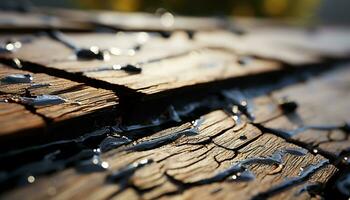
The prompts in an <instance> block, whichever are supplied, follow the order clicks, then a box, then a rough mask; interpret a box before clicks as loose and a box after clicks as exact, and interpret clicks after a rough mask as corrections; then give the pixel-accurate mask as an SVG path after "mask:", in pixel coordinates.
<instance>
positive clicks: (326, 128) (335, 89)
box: [263, 68, 350, 157]
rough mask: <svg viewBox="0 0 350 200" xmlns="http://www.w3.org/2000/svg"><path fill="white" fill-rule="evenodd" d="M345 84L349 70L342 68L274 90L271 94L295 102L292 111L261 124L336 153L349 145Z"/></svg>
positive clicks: (317, 147) (348, 107)
mask: <svg viewBox="0 0 350 200" xmlns="http://www.w3.org/2000/svg"><path fill="white" fill-rule="evenodd" d="M349 85H350V70H349V69H348V68H345V69H338V70H336V71H332V72H329V73H327V74H325V75H322V76H321V77H318V78H315V79H314V80H312V81H309V82H306V83H301V84H297V85H293V86H289V87H286V88H283V89H280V90H277V91H274V92H272V94H271V97H272V98H274V99H276V100H278V99H281V98H283V97H288V98H289V99H291V100H293V101H295V102H296V103H297V104H298V105H299V106H298V109H297V110H296V112H295V113H290V114H288V115H281V116H279V117H277V118H275V119H272V120H269V121H267V122H265V123H263V126H265V127H267V128H271V129H273V130H277V131H279V130H280V131H283V132H285V133H286V134H285V135H286V137H290V138H291V139H293V140H297V141H300V142H302V143H305V144H308V145H309V146H310V148H312V147H314V148H315V149H320V150H322V151H326V152H328V153H331V154H332V155H333V156H334V157H337V156H339V155H340V154H341V152H343V151H346V150H348V149H349V148H350V142H349V137H348V134H349V133H348V131H349V130H348V129H349V120H350V114H349V112H348V111H349V109H350V105H349V98H350V96H349V92H348V90H349ZM266 106H267V105H266ZM312 126H314V128H312ZM303 127H304V128H305V127H306V129H303ZM307 127H310V128H307Z"/></svg>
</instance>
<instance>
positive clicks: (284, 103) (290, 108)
mask: <svg viewBox="0 0 350 200" xmlns="http://www.w3.org/2000/svg"><path fill="white" fill-rule="evenodd" d="M279 106H280V108H281V109H282V110H283V112H284V113H292V112H294V111H296V109H297V108H298V104H297V103H296V102H295V101H291V100H289V99H288V98H286V97H284V98H283V99H282V100H280V103H279Z"/></svg>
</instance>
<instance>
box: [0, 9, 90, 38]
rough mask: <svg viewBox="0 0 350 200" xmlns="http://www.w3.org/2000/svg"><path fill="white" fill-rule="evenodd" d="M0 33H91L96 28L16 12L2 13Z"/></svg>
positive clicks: (44, 16) (86, 24)
mask: <svg viewBox="0 0 350 200" xmlns="http://www.w3.org/2000/svg"><path fill="white" fill-rule="evenodd" d="M0 19H1V20H0V32H6V33H10V32H12V33H13V32H20V33H23V32H35V31H45V30H51V29H58V30H63V31H73V32H82V31H91V30H93V29H94V26H92V25H91V24H88V23H82V22H81V23H77V22H73V21H69V20H64V19H60V18H58V17H55V16H49V15H45V14H39V13H30V12H26V13H20V12H14V11H1V13H0Z"/></svg>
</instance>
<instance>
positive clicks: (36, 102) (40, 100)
mask: <svg viewBox="0 0 350 200" xmlns="http://www.w3.org/2000/svg"><path fill="white" fill-rule="evenodd" d="M20 101H21V102H22V103H25V104H28V105H33V106H47V105H57V104H61V103H65V102H66V101H67V100H65V99H63V98H61V97H59V96H56V95H38V96H36V97H20Z"/></svg>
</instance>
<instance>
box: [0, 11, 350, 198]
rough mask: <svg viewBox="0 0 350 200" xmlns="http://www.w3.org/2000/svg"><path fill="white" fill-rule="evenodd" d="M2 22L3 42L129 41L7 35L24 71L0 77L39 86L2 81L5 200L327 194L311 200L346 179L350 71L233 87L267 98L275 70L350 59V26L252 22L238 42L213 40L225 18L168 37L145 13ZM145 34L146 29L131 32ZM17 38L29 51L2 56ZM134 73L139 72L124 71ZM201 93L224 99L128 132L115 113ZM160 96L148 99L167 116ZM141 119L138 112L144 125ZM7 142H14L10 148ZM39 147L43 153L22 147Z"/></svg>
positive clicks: (177, 29)
mask: <svg viewBox="0 0 350 200" xmlns="http://www.w3.org/2000/svg"><path fill="white" fill-rule="evenodd" d="M56 11H57V10H56ZM51 12H52V10H47V11H45V13H48V14H50V13H51ZM51 14H52V13H51ZM1 15H2V13H1V14H0V17H1ZM5 15H6V17H11V16H13V19H12V21H11V19H8V21H9V22H11V23H12V25H11V23H8V24H6V23H5V25H6V26H7V25H10V27H6V26H5V28H6V30H7V31H9V30H10V31H11V30H12V31H17V30H21V31H28V30H30V31H33V30H47V28H48V27H50V29H51V28H54V29H59V30H70V28H73V29H72V30H73V31H81V30H85V28H91V25H92V24H93V27H94V28H97V27H98V26H99V25H103V26H108V27H109V28H112V29H118V30H123V29H126V32H118V33H117V34H114V33H113V34H112V33H97V32H96V33H91V32H89V33H80V34H72V33H64V35H65V36H66V37H67V38H68V40H70V41H71V42H72V44H71V45H67V44H66V45H65V44H63V43H62V42H59V41H57V40H54V39H53V38H51V37H49V33H43V34H35V35H34V34H33V33H31V34H27V35H13V34H11V35H2V36H0V38H1V39H0V41H1V42H0V43H1V44H0V45H1V47H2V49H1V50H2V51H4V52H1V53H0V54H1V55H0V57H1V58H2V59H1V60H0V61H1V62H4V63H7V64H11V62H9V61H11V59H14V60H12V61H17V60H16V58H18V59H20V60H21V61H22V64H23V65H22V66H21V65H17V66H12V67H14V68H16V67H23V68H22V69H14V68H9V67H5V66H2V65H1V66H0V79H1V80H3V79H4V78H5V77H6V76H8V75H11V74H30V75H32V76H33V81H32V83H16V84H9V83H3V82H1V84H0V98H1V99H2V101H0V109H1V110H0V125H1V129H0V136H1V138H0V143H1V145H0V146H1V148H4V149H5V151H4V152H3V153H0V160H1V161H2V162H3V163H4V164H3V165H2V166H1V168H0V199H47V198H52V199H201V200H202V199H232V198H234V199H235V198H237V199H265V198H269V199H313V198H321V196H320V195H322V192H320V191H317V192H316V193H315V194H314V191H309V189H310V188H309V187H312V188H316V189H317V190H323V189H324V188H325V187H326V184H329V181H330V179H331V178H333V177H336V176H337V174H336V172H337V171H338V170H342V168H341V166H340V165H339V162H338V161H339V158H338V157H340V158H341V156H343V154H344V153H349V147H350V145H349V144H350V141H349V140H348V135H349V115H348V113H347V111H348V110H349V109H348V108H349V105H348V102H347V100H348V99H349V98H350V97H349V91H348V90H349V85H350V82H349V77H350V74H349V73H350V70H349V69H348V68H347V69H345V67H343V68H341V69H336V70H333V71H327V72H326V75H322V76H320V77H314V78H310V80H309V81H306V82H302V83H299V84H295V82H296V81H294V80H293V81H291V83H289V84H282V86H281V87H273V88H272V89H268V88H265V89H264V88H263V91H262V92H261V91H260V92H259V91H256V92H258V93H259V94H260V95H252V97H251V96H249V95H248V96H247V97H244V96H245V95H246V94H249V91H248V92H244V91H243V90H242V92H240V90H239V89H237V88H236V87H242V88H245V86H249V87H250V88H248V89H257V90H259V89H258V88H257V87H258V86H260V82H258V81H257V79H256V77H257V76H258V75H259V76H262V77H263V78H264V79H263V81H264V85H263V86H266V87H269V86H268V85H267V84H271V83H272V84H274V81H273V80H270V79H269V76H267V75H268V74H270V73H271V74H274V72H289V70H290V69H295V68H306V67H308V66H311V65H312V64H321V63H323V64H325V63H326V61H329V60H328V59H335V60H336V59H345V58H349V57H348V56H349V46H350V43H349V41H350V40H349V30H348V29H347V28H339V27H337V28H334V29H333V28H329V27H320V28H317V29H315V30H312V31H310V30H306V29H304V28H300V27H292V26H286V25H285V24H284V25H281V24H270V23H266V24H264V25H263V26H256V25H253V26H250V25H248V26H246V24H244V23H243V24H241V25H242V27H240V28H242V30H243V32H242V33H238V32H237V31H239V30H236V32H235V30H232V31H229V30H217V29H218V28H224V26H225V28H232V27H230V24H226V23H224V24H222V23H223V21H220V20H216V19H215V20H214V19H213V20H207V19H195V18H186V17H176V16H175V19H176V20H175V21H174V24H173V26H171V27H164V25H162V24H161V18H160V17H159V16H153V15H144V14H135V15H129V14H125V15H124V14H120V13H114V14H112V13H107V12H102V13H100V12H91V13H87V12H75V11H69V10H60V11H59V12H58V13H56V15H55V16H54V17H52V18H45V17H42V15H32V14H23V15H17V14H5ZM77 15H80V16H79V17H77ZM26 16H28V18H27V19H23V17H26ZM45 16H46V15H45ZM62 16H65V17H67V16H70V19H64V18H61V17H62ZM82 16H85V17H86V18H85V17H84V19H81V17H82ZM56 17H57V18H56ZM116 17H117V18H118V20H114V19H115V18H116ZM140 19H142V20H140ZM111 20H113V22H112V21H111ZM203 20H205V21H206V23H201V22H202V21H203ZM4 21H5V22H6V20H4ZM136 21H138V22H137V23H136ZM1 22H3V21H1ZM1 22H0V31H1V30H2V28H3V25H4V24H1ZM133 22H135V23H133ZM139 22H141V23H139ZM74 24H79V26H76V27H74ZM72 26H73V27H72ZM189 26H190V27H189ZM72 30H70V31H72ZM140 30H142V31H150V32H133V31H140ZM208 30H210V31H208ZM85 31H87V30H85ZM51 34H52V32H51ZM8 39H14V40H13V41H12V42H14V41H16V40H19V41H21V42H22V46H21V47H20V48H18V49H14V50H13V51H12V50H11V51H6V48H7V47H6V44H7V43H6V42H8ZM10 42H11V41H10ZM68 46H71V47H70V48H69V47H68ZM72 46H73V48H72ZM92 46H97V47H99V49H100V50H103V51H109V52H110V54H111V55H110V56H109V57H108V56H107V57H106V59H105V60H104V61H102V60H79V59H77V58H76V55H75V51H77V50H79V49H81V48H90V47H92ZM4 47H5V48H4ZM113 54H115V55H113ZM6 59H8V60H6ZM12 64H18V62H12ZM128 64H131V65H134V66H136V67H140V68H141V69H142V71H141V73H137V72H136V73H135V71H129V72H128V71H127V70H126V71H123V70H118V69H117V68H118V66H124V65H128ZM113 65H114V67H115V68H113ZM317 67H321V66H320V65H317ZM326 67H328V65H327V66H326ZM322 68H325V67H322ZM24 70H28V72H27V71H24ZM134 70H135V69H134ZM29 71H31V72H29ZM290 71H292V70H290ZM304 72H306V70H305V71H304ZM298 75H299V74H298ZM303 75H304V74H300V76H303ZM291 76H292V75H291ZM242 77H243V78H250V79H248V81H249V80H250V81H251V82H252V83H251V84H250V85H249V84H247V83H246V82H244V83H243V82H239V84H238V85H236V84H232V85H231V87H230V88H231V89H228V90H225V91H222V89H224V88H221V87H220V86H219V84H218V83H219V82H220V81H222V82H223V81H227V80H233V79H238V80H241V78H242ZM255 81H257V82H255ZM265 82H266V83H265ZM287 82H288V80H287ZM225 83H229V82H225ZM253 83H254V84H253ZM38 84H39V85H38ZM40 84H44V85H40ZM265 84H266V85H265ZM204 86H207V87H212V86H217V87H216V92H217V93H216V94H213V95H214V96H215V98H214V97H213V99H215V102H212V101H211V100H212V99H211V98H208V99H205V100H206V101H205V100H203V102H204V106H202V107H201V106H198V107H199V109H198V110H201V109H202V110H204V111H201V112H199V113H200V114H198V113H197V112H194V110H196V109H195V108H191V106H193V107H196V106H197V105H193V104H191V105H187V106H188V107H186V106H185V108H186V109H183V110H181V111H179V110H177V108H176V106H172V105H168V106H169V107H168V109H167V111H166V114H164V113H162V114H161V115H160V116H159V118H156V119H148V120H149V121H147V123H145V124H146V125H143V124H142V125H141V124H138V123H137V122H131V124H133V125H131V126H127V125H126V124H123V123H124V122H123V120H125V118H123V117H125V116H123V117H120V115H119V114H120V113H119V112H120V111H119V109H121V107H122V106H124V105H125V107H123V111H124V112H125V113H127V114H128V112H129V111H130V110H132V108H131V107H133V106H135V107H136V108H138V107H148V104H146V103H145V104H143V103H144V102H141V101H140V102H136V103H135V102H134V103H135V104H137V103H139V104H141V105H133V104H131V105H128V101H129V100H130V101H134V99H131V98H130V96H127V95H125V96H123V97H121V98H124V99H121V100H123V102H124V103H125V102H126V103H125V104H124V105H120V104H119V99H118V97H117V96H116V94H115V93H118V92H120V93H122V92H121V91H124V90H127V91H128V92H130V93H141V94H144V95H145V96H148V97H149V96H151V97H153V96H155V95H159V94H162V95H164V96H165V97H167V95H166V94H169V93H168V92H173V91H181V90H182V89H184V88H185V89H188V90H189V91H190V92H191V91H193V92H192V93H193V94H192V95H196V93H195V92H194V91H195V90H196V89H197V88H200V87H204ZM251 86H253V88H251ZM101 88H103V89H101ZM232 88H235V89H232ZM225 89H227V88H225ZM260 89H261V88H260ZM265 90H266V92H264V91H265ZM253 92H254V91H253ZM241 93H243V94H241ZM230 94H231V96H230ZM232 94H233V95H232ZM40 95H57V96H59V97H60V98H63V99H65V102H63V103H60V104H57V105H48V106H35V105H27V104H24V103H23V102H20V101H19V100H20V98H23V97H26V98H34V97H37V96H40ZM210 95H211V94H210ZM241 96H243V97H241ZM284 96H288V97H289V98H290V100H288V99H286V100H283V97H284ZM136 97H139V96H136ZM172 97H173V96H171V97H170V98H172ZM181 98H182V96H178V97H176V98H174V99H181ZM203 98H205V97H203ZM159 99H161V98H159ZM159 99H152V98H149V99H148V100H149V101H152V100H154V101H155V103H154V104H155V105H157V103H158V101H157V100H159ZM5 100H7V101H8V102H6V101H5ZM292 100H294V101H292ZM164 101H166V100H164ZM174 102H175V101H174ZM208 102H209V103H208ZM147 103H149V102H147ZM161 103H164V102H161ZM195 103H198V105H199V104H201V103H202V100H201V102H195ZM168 104H170V103H168ZM211 104H218V105H211ZM159 105H160V104H159ZM157 106H158V105H157ZM203 108H204V109H203ZM150 109H152V107H150ZM191 109H192V110H191ZM136 110H137V109H136ZM145 110H146V109H145ZM137 111H138V110H137ZM143 111H144V110H142V109H140V110H139V111H138V112H139V113H137V114H136V115H147V114H145V113H143ZM130 112H131V111H130ZM125 113H123V114H125ZM130 115H133V114H130ZM186 115H189V116H186ZM200 116H201V117H200ZM194 117H195V118H198V119H197V120H195V121H191V120H193V118H194ZM168 118H170V119H168ZM131 119H132V117H131ZM164 119H165V120H164ZM182 120H183V121H182ZM107 121H108V122H107ZM109 121H111V123H109ZM125 121H127V120H125ZM345 122H347V123H345ZM116 123H117V124H116ZM112 124H113V126H108V125H112ZM114 125H115V126H114ZM325 125H327V126H325ZM102 126H107V127H105V128H102V129H100V128H101V127H102ZM62 127H64V128H62ZM86 127H90V128H89V130H85V128H86ZM150 127H152V128H150ZM91 129H93V130H95V131H94V132H92V133H91V132H90V131H91ZM96 129H98V130H96ZM19 132H20V134H19ZM86 132H89V133H88V134H86V135H82V133H86ZM8 136H16V137H13V138H11V140H5V137H8ZM18 136H20V137H21V139H20V140H19V139H18ZM76 136H79V137H76ZM49 138H50V139H49ZM72 138H73V139H72ZM34 140H38V141H41V143H40V142H39V144H40V145H32V144H31V145H27V144H26V145H24V146H19V144H20V143H21V142H31V141H34ZM45 140H50V141H51V142H52V143H51V142H50V143H48V142H47V141H45ZM42 141H45V142H42ZM22 147H23V148H22ZM346 158H347V157H346ZM333 164H334V165H333Z"/></svg>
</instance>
